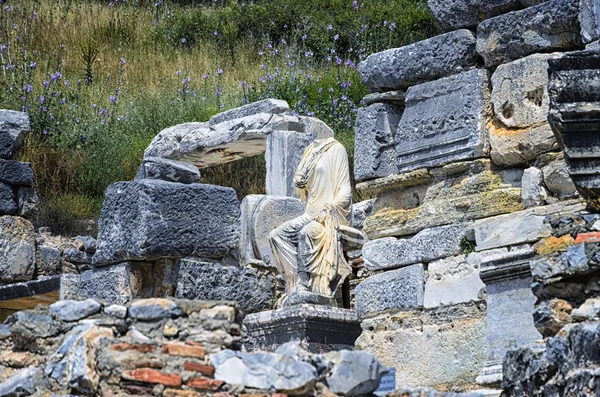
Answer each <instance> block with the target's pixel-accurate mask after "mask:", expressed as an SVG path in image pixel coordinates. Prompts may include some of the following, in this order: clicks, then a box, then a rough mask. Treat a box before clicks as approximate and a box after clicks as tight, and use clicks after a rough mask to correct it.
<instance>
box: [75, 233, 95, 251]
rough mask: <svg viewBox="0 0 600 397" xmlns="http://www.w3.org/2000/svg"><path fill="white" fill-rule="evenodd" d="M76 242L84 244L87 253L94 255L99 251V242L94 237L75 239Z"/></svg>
mask: <svg viewBox="0 0 600 397" xmlns="http://www.w3.org/2000/svg"><path fill="white" fill-rule="evenodd" d="M75 240H76V241H77V242H78V243H81V244H83V250H84V251H85V252H89V253H90V254H93V253H94V252H96V251H97V250H98V242H97V241H96V239H95V238H93V237H92V236H77V237H75Z"/></svg>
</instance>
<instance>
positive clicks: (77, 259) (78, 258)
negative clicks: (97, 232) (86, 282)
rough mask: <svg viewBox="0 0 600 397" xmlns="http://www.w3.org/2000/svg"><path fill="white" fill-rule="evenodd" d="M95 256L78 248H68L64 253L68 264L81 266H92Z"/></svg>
mask: <svg viewBox="0 0 600 397" xmlns="http://www.w3.org/2000/svg"><path fill="white" fill-rule="evenodd" d="M92 257H93V254H90V253H89V252H85V251H80V250H78V249H77V248H67V249H66V250H64V251H63V258H64V259H65V260H66V261H67V262H71V263H79V264H90V263H92Z"/></svg>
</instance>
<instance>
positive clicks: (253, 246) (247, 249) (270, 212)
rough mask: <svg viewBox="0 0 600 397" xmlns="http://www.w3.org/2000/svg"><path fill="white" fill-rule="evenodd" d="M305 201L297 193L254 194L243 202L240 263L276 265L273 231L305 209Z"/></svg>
mask: <svg viewBox="0 0 600 397" xmlns="http://www.w3.org/2000/svg"><path fill="white" fill-rule="evenodd" d="M304 207H305V204H304V202H303V201H301V200H300V199H297V198H294V197H283V196H270V195H266V196H265V195H258V194H251V195H248V196H246V197H244V199H243V200H242V204H241V216H240V221H241V235H240V264H241V265H242V266H245V265H247V264H249V263H259V264H260V265H262V266H267V267H275V264H274V263H273V261H272V255H273V254H272V252H271V244H270V243H269V233H271V232H272V231H273V230H274V229H275V228H276V227H277V226H279V225H281V224H283V223H285V222H287V221H289V220H292V219H294V218H296V217H298V216H300V215H302V214H303V213H304Z"/></svg>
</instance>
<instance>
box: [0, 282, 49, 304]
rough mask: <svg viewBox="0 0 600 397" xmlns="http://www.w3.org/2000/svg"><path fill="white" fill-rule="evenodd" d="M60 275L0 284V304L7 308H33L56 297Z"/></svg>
mask: <svg viewBox="0 0 600 397" xmlns="http://www.w3.org/2000/svg"><path fill="white" fill-rule="evenodd" d="M60 277H61V276H60V275H56V276H50V277H41V278H40V279H38V280H31V281H24V282H19V283H11V284H6V285H2V286H0V305H1V306H2V307H4V308H9V309H22V310H24V309H33V308H35V307H36V306H37V305H38V304H47V303H48V302H49V301H50V302H52V301H54V300H56V299H57V298H58V290H59V289H60Z"/></svg>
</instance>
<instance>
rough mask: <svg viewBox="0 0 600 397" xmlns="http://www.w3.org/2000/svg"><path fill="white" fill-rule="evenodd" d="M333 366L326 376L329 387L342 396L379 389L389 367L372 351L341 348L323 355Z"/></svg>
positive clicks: (363, 393)
mask: <svg viewBox="0 0 600 397" xmlns="http://www.w3.org/2000/svg"><path fill="white" fill-rule="evenodd" d="M323 357H324V358H325V360H327V361H329V362H331V363H332V364H333V365H332V368H331V371H330V372H329V374H328V375H327V376H326V377H325V382H326V383H327V386H328V387H329V389H330V390H331V391H332V392H334V393H336V394H340V395H342V396H361V395H365V394H370V393H372V392H373V391H375V390H376V389H377V387H378V386H379V382H381V378H382V377H383V375H385V374H386V373H387V372H388V371H389V368H387V367H386V366H385V365H382V364H381V363H380V362H379V360H377V358H376V357H375V356H374V355H372V354H371V353H368V352H364V351H350V350H341V351H336V352H330V353H326V354H324V355H323Z"/></svg>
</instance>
